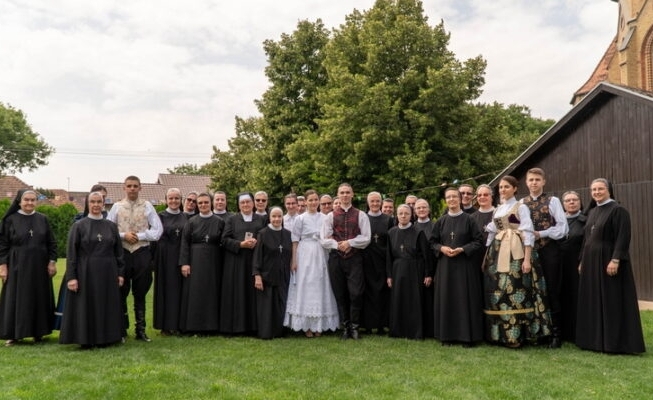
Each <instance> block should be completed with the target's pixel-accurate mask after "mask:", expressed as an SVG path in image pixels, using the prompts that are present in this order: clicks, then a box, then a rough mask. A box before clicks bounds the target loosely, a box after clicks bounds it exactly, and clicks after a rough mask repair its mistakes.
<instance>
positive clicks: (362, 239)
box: [320, 205, 372, 250]
mask: <svg viewBox="0 0 653 400" xmlns="http://www.w3.org/2000/svg"><path fill="white" fill-rule="evenodd" d="M340 208H342V209H343V210H344V211H349V209H351V206H349V207H348V208H344V207H343V206H342V205H340ZM359 211H360V210H359ZM358 229H360V231H361V233H360V234H358V236H356V237H355V238H351V239H349V240H347V242H349V245H350V246H351V247H354V248H357V249H364V248H366V247H367V245H368V244H370V242H371V241H372V229H371V228H370V219H369V218H368V217H367V214H365V213H364V212H362V211H360V212H359V213H358ZM332 237H333V213H332V212H330V213H329V214H327V216H326V218H324V223H323V224H322V230H321V231H320V242H321V243H322V247H324V248H325V249H333V250H337V249H338V242H336V241H335V239H333V238H332Z"/></svg>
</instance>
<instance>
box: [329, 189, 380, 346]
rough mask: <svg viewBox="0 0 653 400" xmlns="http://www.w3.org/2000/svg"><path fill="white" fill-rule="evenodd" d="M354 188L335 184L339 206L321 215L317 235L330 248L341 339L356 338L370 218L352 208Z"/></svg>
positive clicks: (331, 271)
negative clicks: (323, 217) (321, 219)
mask: <svg viewBox="0 0 653 400" xmlns="http://www.w3.org/2000/svg"><path fill="white" fill-rule="evenodd" d="M353 197H354V190H353V189H352V187H351V185H349V184H348V183H341V184H340V186H339V187H338V199H340V207H338V208H336V209H334V210H333V212H332V213H330V214H328V215H327V216H326V218H325V219H324V224H323V225H322V231H321V232H320V239H321V240H322V246H323V247H324V248H326V249H327V250H329V265H328V270H329V280H330V281H331V287H332V289H333V295H334V296H335V298H336V303H337V304H338V314H339V315H340V323H341V324H342V327H343V333H342V336H341V339H350V338H351V339H358V337H359V336H358V327H359V325H360V312H361V308H362V306H363V290H364V289H365V280H364V279H363V252H362V251H361V250H363V249H364V248H365V247H367V245H368V244H369V243H370V240H371V230H370V220H369V218H368V217H367V214H365V213H364V212H361V211H360V210H358V209H357V208H354V207H353V206H352V204H351V200H352V198H353Z"/></svg>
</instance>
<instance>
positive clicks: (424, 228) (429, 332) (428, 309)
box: [413, 220, 438, 337]
mask: <svg viewBox="0 0 653 400" xmlns="http://www.w3.org/2000/svg"><path fill="white" fill-rule="evenodd" d="M413 225H414V226H415V229H417V230H418V231H421V232H424V237H426V241H427V242H428V240H429V238H430V237H431V232H433V226H434V225H435V222H433V221H431V220H428V221H426V222H419V221H415V222H413ZM429 246H430V248H431V258H430V260H431V261H430V262H431V263H432V265H431V266H429V268H430V270H431V271H435V263H436V257H437V255H438V254H437V252H436V251H435V249H434V248H433V245H431V244H429ZM423 290H424V295H423V297H422V299H423V302H424V303H423V304H422V314H423V315H422V318H423V320H424V337H433V313H434V310H433V285H431V286H429V287H424V288H423Z"/></svg>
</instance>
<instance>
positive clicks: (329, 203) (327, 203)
mask: <svg viewBox="0 0 653 400" xmlns="http://www.w3.org/2000/svg"><path fill="white" fill-rule="evenodd" d="M331 204H333V202H332V201H329V202H324V203H320V205H321V206H330V205H331Z"/></svg>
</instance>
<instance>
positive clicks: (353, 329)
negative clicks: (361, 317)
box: [349, 324, 360, 340]
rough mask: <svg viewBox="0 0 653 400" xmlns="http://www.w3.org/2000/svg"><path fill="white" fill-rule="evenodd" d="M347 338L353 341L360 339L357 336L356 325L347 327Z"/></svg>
mask: <svg viewBox="0 0 653 400" xmlns="http://www.w3.org/2000/svg"><path fill="white" fill-rule="evenodd" d="M349 337H350V338H352V339H354V340H358V339H360V337H359V336H358V324H350V325H349Z"/></svg>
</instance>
